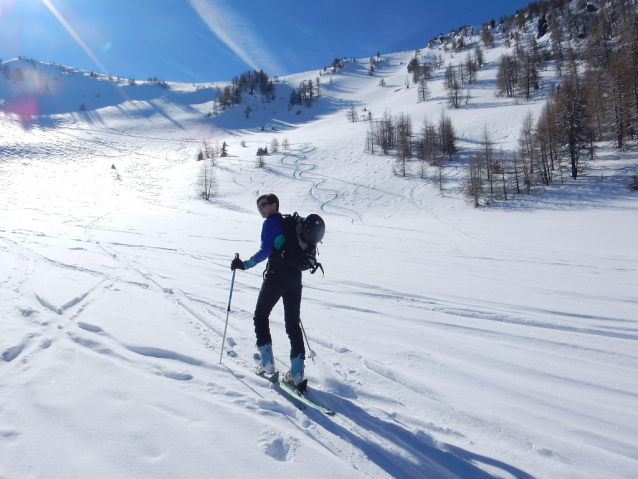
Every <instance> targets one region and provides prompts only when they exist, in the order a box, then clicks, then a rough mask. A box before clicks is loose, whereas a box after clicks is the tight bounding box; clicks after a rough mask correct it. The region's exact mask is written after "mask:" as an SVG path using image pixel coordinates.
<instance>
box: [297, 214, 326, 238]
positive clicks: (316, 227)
mask: <svg viewBox="0 0 638 479" xmlns="http://www.w3.org/2000/svg"><path fill="white" fill-rule="evenodd" d="M325 233H326V224H325V223H324V222H323V219H322V218H321V216H319V215H315V214H312V215H308V216H306V218H305V219H304V220H303V221H302V223H301V237H302V239H303V240H305V241H306V242H307V243H309V244H317V243H319V242H321V240H322V239H323V235H324V234H325Z"/></svg>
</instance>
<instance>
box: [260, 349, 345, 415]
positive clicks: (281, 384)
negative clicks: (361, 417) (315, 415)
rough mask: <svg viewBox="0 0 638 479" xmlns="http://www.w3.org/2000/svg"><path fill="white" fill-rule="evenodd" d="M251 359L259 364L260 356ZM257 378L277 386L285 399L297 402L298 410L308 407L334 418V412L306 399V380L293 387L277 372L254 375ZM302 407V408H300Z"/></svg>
mask: <svg viewBox="0 0 638 479" xmlns="http://www.w3.org/2000/svg"><path fill="white" fill-rule="evenodd" d="M253 359H254V360H255V362H257V363H259V362H261V356H260V355H259V353H255V354H254V355H253ZM255 374H257V376H259V377H262V378H264V379H267V380H268V381H270V382H271V383H273V384H274V385H275V386H277V388H276V389H277V390H279V391H283V392H285V393H286V397H287V398H291V399H294V400H296V401H297V403H298V404H295V405H296V406H297V407H298V408H299V409H301V410H303V409H305V407H306V406H310V407H311V408H313V409H316V410H317V411H321V412H322V413H324V414H325V415H326V416H334V414H335V413H334V411H333V410H332V409H328V408H327V407H323V406H321V405H320V404H317V403H316V402H314V401H312V400H311V399H310V398H309V397H308V380H307V379H304V380H303V381H302V382H301V384H300V385H299V386H293V385H292V384H289V383H287V382H286V381H284V380H283V378H280V377H279V371H277V372H275V373H274V374H267V373H255ZM300 406H302V407H300Z"/></svg>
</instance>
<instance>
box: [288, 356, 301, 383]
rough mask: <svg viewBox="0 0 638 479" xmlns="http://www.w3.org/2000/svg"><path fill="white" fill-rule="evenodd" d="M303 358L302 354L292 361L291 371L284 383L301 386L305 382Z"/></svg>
mask: <svg viewBox="0 0 638 479" xmlns="http://www.w3.org/2000/svg"><path fill="white" fill-rule="evenodd" d="M303 373H304V364H303V356H302V355H301V354H300V355H299V356H297V357H296V358H293V359H292V360H291V361H290V371H288V372H287V373H286V374H284V381H286V382H287V383H288V384H290V385H291V386H293V385H294V386H299V385H300V384H301V383H302V382H303V380H304V374H303Z"/></svg>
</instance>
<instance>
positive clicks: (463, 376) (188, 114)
mask: <svg viewBox="0 0 638 479" xmlns="http://www.w3.org/2000/svg"><path fill="white" fill-rule="evenodd" d="M502 52H503V48H502V47H497V48H495V49H493V50H488V51H487V52H486V53H487V61H488V64H487V65H486V67H484V69H483V70H481V72H480V73H479V81H478V83H477V84H476V86H475V87H474V88H473V89H472V100H471V102H470V103H469V105H468V106H466V107H464V108H462V109H459V110H447V105H446V102H445V94H444V90H443V87H442V72H441V71H439V72H437V74H436V76H435V79H434V80H433V81H432V82H431V85H430V87H431V90H432V97H431V99H430V100H429V101H427V102H425V103H417V101H416V100H417V92H416V89H415V88H414V87H411V88H406V86H405V78H406V76H407V75H408V73H407V71H406V64H407V62H408V61H409V60H410V58H411V57H412V56H413V52H407V53H395V54H391V55H385V56H384V57H383V58H384V59H383V62H382V65H381V68H380V69H379V70H377V72H376V76H374V77H370V76H368V75H367V68H366V65H367V63H366V62H367V60H360V61H359V62H348V63H346V65H345V68H344V69H343V70H341V71H340V72H339V73H338V74H334V75H330V74H329V75H323V76H322V77H321V80H322V83H323V98H322V99H321V100H320V101H319V102H317V103H316V104H315V106H313V107H312V108H310V109H308V108H306V107H298V106H297V107H295V108H293V109H291V110H290V111H289V110H288V108H287V104H288V98H289V93H290V88H292V87H296V86H297V85H298V84H299V82H300V81H301V80H307V79H313V81H314V79H315V78H316V76H317V75H318V72H308V73H305V74H299V75H294V76H291V77H288V78H282V82H281V83H280V84H279V86H278V90H277V97H276V99H275V100H274V101H272V102H270V103H263V102H262V100H261V99H258V98H256V97H255V98H251V97H248V96H247V95H245V99H244V103H243V104H242V105H238V106H237V107H235V108H232V109H230V110H228V111H226V112H224V113H222V114H220V115H219V116H217V117H208V116H207V115H206V114H207V113H208V112H210V111H211V110H212V100H213V99H214V98H215V94H214V90H211V89H198V88H196V87H195V86H192V85H183V84H174V83H169V86H170V88H169V89H168V90H167V89H163V88H160V87H159V86H158V85H156V84H144V83H143V84H138V85H137V86H130V85H127V84H126V82H123V83H121V84H118V87H119V88H116V87H114V86H113V84H112V83H111V82H108V81H103V80H100V79H97V78H92V77H89V76H85V75H83V74H82V73H81V72H77V73H75V74H74V75H70V74H64V75H61V74H60V75H58V74H57V73H55V72H56V71H58V73H59V67H56V66H48V65H42V64H37V63H36V66H37V72H36V73H33V75H34V76H32V77H30V78H31V79H28V80H26V81H25V80H23V81H22V82H15V83H14V82H13V81H9V80H5V79H0V94H1V95H0V98H2V100H4V103H3V109H4V113H3V114H1V116H0V124H1V128H2V130H1V133H0V160H1V161H0V178H1V181H2V189H1V190H0V205H1V206H0V284H1V285H2V287H1V289H0V295H1V296H0V299H1V301H0V312H1V316H0V317H1V318H2V319H1V322H0V358H2V359H3V361H0V389H1V391H2V394H1V395H0V477H3V478H26V477H34V478H35V477H56V478H63V477H64V478H66V477H87V476H89V475H91V476H96V477H113V478H115V477H118V478H120V477H126V478H143V477H153V478H158V477H166V478H174V477H192V478H200V477H201V478H203V477H255V478H257V477H274V476H281V475H282V473H283V474H285V475H291V476H292V475H300V476H301V475H302V476H303V477H308V478H315V477H316V478H326V477H335V478H350V477H352V478H354V477H400V478H416V477H432V478H434V477H441V478H448V477H473V478H474V477H477V478H480V477H502V478H510V477H517V478H526V477H538V478H541V477H542V478H556V477H573V478H577V477H578V478H598V477H610V478H628V477H631V476H632V475H633V474H634V473H635V470H636V468H637V467H638V462H637V460H638V457H637V455H636V450H637V449H638V448H637V446H638V432H637V431H638V414H637V411H636V407H635V404H636V399H637V396H638V386H637V384H638V381H637V380H638V376H637V373H636V371H637V370H638V352H637V350H636V347H635V345H636V340H637V339H638V335H637V334H636V331H637V330H638V324H637V320H636V310H637V303H638V295H637V294H636V291H637V286H638V285H637V280H638V274H637V273H638V271H637V268H638V252H637V250H636V247H635V238H636V236H637V234H638V224H637V222H636V221H635V219H636V209H637V206H638V205H637V202H636V196H635V194H632V193H630V192H629V190H628V189H627V188H626V186H625V184H624V180H625V178H627V176H628V174H630V173H631V172H632V171H636V160H635V155H633V154H623V155H619V154H613V153H604V152H603V154H602V155H601V159H600V160H598V161H596V162H595V163H593V164H591V165H590V166H589V169H588V170H587V171H586V172H585V174H584V175H583V176H582V177H580V178H579V179H578V180H577V182H573V183H567V184H566V185H564V186H555V187H552V188H551V189H548V191H547V192H545V193H542V192H537V194H535V195H531V196H525V197H519V198H517V199H514V200H512V201H509V202H507V203H504V204H502V205H494V206H492V207H490V208H481V209H474V208H471V207H469V206H468V205H467V204H466V202H465V201H464V200H463V198H462V197H461V195H460V193H459V184H460V182H461V180H462V178H463V173H462V167H461V165H462V164H463V162H464V161H465V160H464V158H465V157H466V154H467V152H468V151H470V150H471V149H472V148H476V146H477V142H478V141H479V140H480V135H481V131H482V129H483V128H484V127H485V126H487V127H488V128H489V129H490V131H491V133H492V135H493V139H494V141H495V142H496V143H497V144H498V145H501V146H502V147H503V148H504V149H506V150H507V149H512V148H513V147H514V145H515V142H516V138H517V135H518V131H519V130H520V125H521V122H522V119H523V117H524V115H525V114H526V113H527V112H528V111H530V110H531V111H532V113H537V112H538V111H539V109H540V108H541V106H542V103H541V100H542V96H541V98H539V99H537V100H536V101H534V102H530V103H522V104H519V105H517V104H515V103H513V102H512V101H508V100H506V99H502V98H496V97H495V96H494V89H493V88H494V78H495V67H496V61H497V59H498V58H499V56H500V55H501V53H502ZM432 53H433V52H431V51H428V50H424V51H423V54H424V55H426V56H427V55H430V54H432ZM437 53H438V52H437ZM444 55H445V59H446V64H447V62H449V61H456V59H454V58H452V55H451V54H447V53H446V54H444ZM16 65H17V63H16V64H14V65H13V67H15V66H16ZM33 66H34V65H33V64H31V63H24V62H23V63H22V69H23V70H24V74H25V76H28V71H29V69H30V67H33ZM34 72H35V70H34ZM543 75H544V81H545V82H547V83H549V82H551V81H553V73H552V71H551V70H548V71H546V72H544V74H543ZM56 76H57V80H55V79H54V78H55V77H56ZM381 77H383V78H384V79H385V82H386V87H385V88H382V87H380V86H379V85H378V83H379V80H380V78H381ZM33 78H36V79H37V78H40V79H42V78H45V79H46V78H48V79H49V80H48V89H47V86H46V85H47V81H35V80H33ZM53 82H56V83H55V85H56V87H55V88H52V86H51V85H52V84H53ZM82 103H83V104H84V107H83V109H81V110H80V108H79V106H80V104H82ZM248 105H250V106H251V107H252V108H253V111H252V112H251V114H250V118H246V115H245V109H246V106H248ZM352 105H354V106H356V108H357V110H358V111H360V112H361V113H362V114H363V108H366V111H372V112H373V115H374V116H375V117H376V118H378V117H380V116H381V115H382V113H383V112H384V111H385V110H386V109H391V110H392V112H393V113H399V112H404V113H406V114H409V115H410V116H411V118H412V120H413V124H414V125H415V126H418V125H420V124H421V122H422V120H423V118H424V117H426V116H427V117H428V118H430V119H432V120H436V119H437V118H438V117H439V116H440V115H441V112H442V111H443V110H445V113H446V114H448V115H449V116H450V117H451V118H452V120H453V122H454V126H455V128H456V130H457V134H458V135H459V137H460V145H459V146H460V147H461V149H462V150H463V151H464V152H465V153H463V154H461V156H460V158H459V159H458V160H454V161H453V162H451V163H449V164H448V165H447V166H446V167H445V170H446V183H445V188H444V193H443V195H441V193H440V192H439V189H438V185H437V184H436V180H435V178H434V171H433V170H432V171H430V170H427V171H426V173H427V174H426V178H425V179H422V178H421V176H420V166H419V165H418V164H417V163H410V164H409V165H408V173H409V174H408V176H407V177H406V178H403V177H397V176H395V175H394V174H393V165H392V161H391V159H390V158H387V157H383V156H379V155H376V156H372V155H370V154H368V153H366V152H365V151H364V146H365V134H366V129H367V123H364V122H363V121H360V122H356V123H351V122H348V120H347V118H346V110H347V109H348V108H350V106H352ZM297 112H300V113H297ZM262 128H263V130H262ZM275 137H276V138H278V140H279V142H280V143H281V142H282V141H283V139H288V141H289V143H290V149H289V150H283V151H281V152H279V153H277V154H272V155H270V156H267V157H266V160H265V167H264V168H258V167H257V165H256V157H255V152H256V150H257V148H258V147H259V146H266V145H269V144H270V142H271V140H272V139H273V138H275ZM204 140H206V141H207V142H209V143H210V142H213V143H214V142H219V143H220V144H221V143H222V142H224V141H225V142H226V143H227V144H228V145H229V154H230V156H229V157H227V158H220V159H219V161H218V166H217V167H216V169H215V175H216V181H217V184H218V188H217V192H216V194H215V195H214V197H213V198H212V201H210V202H205V201H203V200H202V199H201V198H200V196H199V195H198V190H197V189H196V186H195V183H196V178H197V175H198V172H199V168H200V164H199V163H197V162H195V156H196V153H197V152H198V151H199V149H200V148H201V146H202V141H204ZM242 141H243V142H244V143H245V145H246V147H242V146H241V144H242ZM112 166H114V167H115V169H113V168H112ZM601 176H602V177H601ZM268 192H275V193H276V194H277V195H278V196H279V198H280V200H281V202H282V210H283V211H285V212H292V211H299V212H300V213H301V214H308V213H311V212H316V213H319V214H321V215H322V217H323V218H324V219H325V221H326V223H327V227H328V232H327V234H326V237H325V240H324V244H323V245H321V247H320V254H321V255H320V260H321V262H322V263H323V265H324V267H325V269H326V276H325V277H321V275H320V274H316V275H314V276H310V275H306V276H305V278H304V283H305V284H304V286H305V288H304V301H303V304H302V318H303V321H304V326H305V329H306V332H307V334H308V339H309V341H310V346H311V348H312V349H313V350H314V351H315V352H316V353H317V357H316V358H315V361H314V362H313V361H308V362H307V376H308V377H309V378H310V387H311V396H312V397H313V398H315V399H316V400H317V401H319V402H322V403H323V404H325V405H326V406H328V407H330V408H332V409H334V410H335V411H336V416H334V417H327V416H323V415H322V414H321V413H319V412H317V411H314V410H305V411H299V410H298V409H297V408H296V407H295V405H294V404H293V403H291V402H290V401H289V400H287V399H286V398H285V397H284V396H282V395H281V394H279V393H278V392H277V391H276V390H274V389H273V387H272V386H271V385H270V384H269V383H268V382H266V381H264V380H263V379H261V378H258V377H256V376H255V375H254V374H252V369H253V367H254V365H253V361H252V354H253V352H254V346H253V345H254V337H253V327H252V311H253V308H254V304H255V300H256V296H257V292H258V289H259V286H260V284H261V269H262V268H260V267H257V268H255V269H254V270H250V271H248V272H241V271H240V272H238V273H237V276H236V281H235V289H234V293H233V298H232V311H231V313H230V318H229V324H228V337H227V344H226V345H225V350H226V351H230V352H232V355H227V354H224V356H223V364H219V358H220V352H221V346H222V345H221V341H222V334H223V330H224V321H225V319H226V307H227V304H228V293H229V289H230V280H231V272H230V269H229V265H230V261H231V260H232V258H233V255H234V253H236V252H238V253H240V254H241V256H242V257H243V258H247V257H249V256H250V255H251V254H253V253H254V252H255V251H256V250H257V248H258V240H259V233H260V228H261V219H260V217H259V215H258V214H257V212H256V209H255V205H254V201H255V199H256V197H257V195H258V194H261V193H268ZM272 331H273V336H274V351H275V356H276V358H277V362H278V365H279V367H280V369H284V368H287V366H288V365H287V356H288V346H287V345H288V341H287V337H286V335H285V332H284V330H283V318H282V309H281V307H280V306H278V307H277V308H276V309H275V311H274V312H273V315H272Z"/></svg>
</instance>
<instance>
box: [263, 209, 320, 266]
mask: <svg viewBox="0 0 638 479" xmlns="http://www.w3.org/2000/svg"><path fill="white" fill-rule="evenodd" d="M279 220H280V222H281V226H282V228H283V230H284V236H285V241H284V244H283V245H282V247H281V249H279V250H273V252H272V254H271V255H270V258H268V259H269V261H272V262H273V263H275V264H282V265H284V266H286V267H287V268H292V269H295V270H297V271H308V270H310V274H315V272H316V271H317V269H321V272H322V273H323V272H324V271H323V267H322V266H321V263H319V262H317V254H318V251H317V243H319V242H320V241H321V240H322V239H323V235H324V233H325V230H326V226H325V223H324V222H323V219H321V217H320V216H319V215H314V214H313V215H309V216H308V217H306V218H302V217H301V216H299V214H297V213H296V212H295V213H293V214H291V215H281V216H280V219H279Z"/></svg>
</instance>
